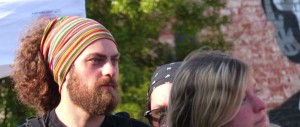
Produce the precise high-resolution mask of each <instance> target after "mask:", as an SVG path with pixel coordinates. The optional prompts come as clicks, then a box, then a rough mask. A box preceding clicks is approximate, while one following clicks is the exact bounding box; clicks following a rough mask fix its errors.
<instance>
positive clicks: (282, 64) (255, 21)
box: [0, 0, 300, 127]
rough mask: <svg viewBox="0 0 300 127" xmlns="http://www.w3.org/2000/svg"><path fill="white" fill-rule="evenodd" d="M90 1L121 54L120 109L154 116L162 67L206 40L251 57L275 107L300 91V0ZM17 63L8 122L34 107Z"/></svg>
mask: <svg viewBox="0 0 300 127" xmlns="http://www.w3.org/2000/svg"><path fill="white" fill-rule="evenodd" d="M84 6H85V11H86V17H88V18H91V19H94V20H97V21H99V22H100V23H102V24H103V25H104V26H106V28H107V29H109V30H110V31H111V33H112V34H113V36H114V37H115V39H116V41H117V43H118V49H119V52H120V53H121V54H122V55H121V60H120V64H119V68H120V76H119V84H120V93H121V94H120V95H121V103H120V105H119V106H118V108H117V110H116V111H115V112H120V111H126V112H129V113H130V114H131V117H133V118H135V119H139V120H142V121H145V122H147V121H146V119H145V118H144V117H143V113H144V112H145V110H146V106H145V105H146V98H147V89H148V86H149V84H150V79H151V75H152V73H153V72H154V70H155V69H156V67H157V66H159V65H162V64H165V63H169V62H175V61H181V60H182V59H183V58H184V57H185V56H186V55H187V54H188V53H190V52H191V51H192V50H195V49H198V48H200V47H203V46H208V47H211V48H212V49H217V50H221V51H225V52H228V53H231V54H233V55H234V56H236V57H238V58H240V59H242V60H244V61H246V62H247V63H248V64H249V65H250V66H251V67H252V68H253V73H254V77H255V79H256V87H257V88H259V89H260V90H261V91H260V92H259V93H258V94H259V96H260V97H261V98H262V99H263V100H264V101H265V102H266V103H267V106H268V109H269V110H271V109H274V108H276V107H278V106H280V105H281V104H282V103H283V102H285V101H286V100H287V99H288V98H289V97H291V96H292V95H293V94H295V93H297V92H298V91H299V88H300V67H299V64H298V63H300V44H299V43H300V36H299V35H300V29H299V25H298V23H299V20H298V15H299V14H298V13H299V12H298V11H299V10H300V3H299V1H297V0H226V1H225V0H85V1H84ZM1 8H5V6H4V4H2V6H1V2H0V10H1ZM0 13H1V12H0ZM299 18H300V17H299ZM1 20H2V19H1V16H0V21H1ZM16 38H19V37H16ZM0 43H1V42H0ZM1 50H2V49H0V51H1ZM15 50H16V49H15ZM13 52H15V51H13ZM2 60H4V59H3V58H0V61H2ZM10 71H11V68H10V67H9V65H6V64H5V65H0V72H1V74H0V76H1V77H0V78H1V79H0V126H1V127H13V126H16V125H19V124H21V123H23V122H25V119H26V118H27V117H29V116H33V115H35V111H34V110H33V109H31V108H29V107H26V106H24V105H22V104H21V103H20V102H19V101H18V100H17V98H16V95H15V91H14V90H13V85H14V84H13V82H12V81H11V79H10V78H9V72H10ZM298 100H299V99H298ZM297 108H298V107H297Z"/></svg>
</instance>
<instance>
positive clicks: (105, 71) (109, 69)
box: [102, 61, 117, 77]
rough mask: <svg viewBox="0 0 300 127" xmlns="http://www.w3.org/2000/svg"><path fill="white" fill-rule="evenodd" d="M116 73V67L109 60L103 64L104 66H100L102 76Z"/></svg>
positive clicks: (111, 75) (112, 75)
mask: <svg viewBox="0 0 300 127" xmlns="http://www.w3.org/2000/svg"><path fill="white" fill-rule="evenodd" d="M116 73H117V68H116V66H114V65H113V64H112V63H111V61H109V62H107V63H106V64H104V66H103V68H102V75H103V76H110V77H114V76H115V75H116Z"/></svg>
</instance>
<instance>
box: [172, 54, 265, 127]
mask: <svg viewBox="0 0 300 127" xmlns="http://www.w3.org/2000/svg"><path fill="white" fill-rule="evenodd" d="M249 72H250V71H249V67H248V65H247V64H245V63H244V62H242V61H240V60H238V59H236V58H233V57H232V56H230V55H226V54H224V53H220V52H216V51H206V52H199V51H195V52H192V53H191V54H189V55H188V56H187V57H186V59H185V60H184V62H183V64H182V66H181V67H180V68H179V70H178V72H177V75H176V76H175V78H174V81H173V84H174V85H173V87H172V88H171V95H170V100H169V101H170V102H169V107H168V116H167V126H169V127H268V126H269V120H268V116H267V113H266V105H265V103H264V102H263V101H262V100H261V99H259V98H258V97H257V96H256V94H255V91H254V88H253V84H254V83H253V81H254V80H253V78H252V77H251V75H250V74H249Z"/></svg>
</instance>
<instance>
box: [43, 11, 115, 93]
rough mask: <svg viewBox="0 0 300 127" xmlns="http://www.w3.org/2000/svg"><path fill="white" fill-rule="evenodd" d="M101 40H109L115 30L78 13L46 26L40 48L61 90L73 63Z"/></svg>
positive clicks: (55, 20)
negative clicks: (85, 50)
mask: <svg viewBox="0 0 300 127" xmlns="http://www.w3.org/2000/svg"><path fill="white" fill-rule="evenodd" d="M99 39H109V40H112V41H113V42H114V43H115V44H116V41H115V40H114V38H113V36H112V35H111V33H110V32H109V31H108V30H107V29H106V28H105V27H104V26H103V25H101V24H100V23H98V22H96V21H94V20H91V19H87V18H81V17H76V16H67V17H60V18H56V19H54V20H52V21H51V22H50V23H49V24H48V25H47V27H46V28H45V31H44V34H43V38H42V41H41V47H40V51H41V53H43V56H44V59H45V60H47V62H48V64H49V69H50V70H51V72H52V74H53V77H54V80H55V81H56V82H57V83H58V85H59V87H60V90H59V91H61V87H62V84H63V82H64V80H65V77H66V74H67V73H68V71H69V69H70V67H71V65H72V64H73V62H74V61H75V59H76V58H77V57H78V56H79V55H80V54H81V52H82V51H83V50H84V49H85V48H86V47H87V46H89V45H90V44H91V43H93V42H94V41H96V40H99Z"/></svg>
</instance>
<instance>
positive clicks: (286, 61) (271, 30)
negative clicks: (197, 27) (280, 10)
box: [222, 0, 300, 108]
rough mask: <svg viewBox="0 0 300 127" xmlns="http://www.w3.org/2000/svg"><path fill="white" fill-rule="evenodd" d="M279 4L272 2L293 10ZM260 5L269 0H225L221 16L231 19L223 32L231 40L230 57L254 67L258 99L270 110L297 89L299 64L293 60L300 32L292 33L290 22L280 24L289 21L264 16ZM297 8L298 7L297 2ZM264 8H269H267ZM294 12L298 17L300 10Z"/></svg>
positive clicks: (298, 3) (299, 85)
mask: <svg viewBox="0 0 300 127" xmlns="http://www.w3.org/2000/svg"><path fill="white" fill-rule="evenodd" d="M278 1H279V2H278ZM280 1H281V0H275V4H279V5H280V4H281V5H282V6H284V7H285V8H289V7H290V8H293V7H294V6H295V3H293V4H294V5H293V6H286V4H287V3H284V2H283V3H280ZM282 1H283V0H282ZM284 1H289V0H284ZM262 2H269V3H270V0H227V9H225V10H224V11H222V13H224V14H226V15H230V16H232V23H231V24H230V25H229V27H227V28H224V30H225V31H227V35H228V36H229V38H231V39H232V38H233V43H234V51H233V54H234V55H235V56H237V57H238V58H240V59H242V60H244V61H246V62H248V63H249V64H250V65H251V66H252V67H253V70H254V77H255V79H256V82H257V87H258V88H261V89H262V90H261V92H260V93H259V96H261V97H262V99H263V100H265V101H266V103H267V104H268V107H269V108H274V107H276V106H278V105H279V104H281V103H282V102H283V101H285V100H286V99H287V98H288V97H290V96H291V95H292V94H294V93H295V92H296V91H298V90H299V89H300V64H299V61H298V64H296V62H297V60H300V57H298V56H296V55H299V53H300V52H299V50H300V48H299V49H298V47H297V44H299V43H300V39H299V41H297V39H295V38H297V37H298V36H296V35H297V34H299V35H300V32H298V33H297V30H295V29H298V31H299V27H298V28H297V27H295V26H293V25H289V26H288V25H286V24H291V23H290V22H285V23H286V24H285V25H282V23H281V24H280V21H281V20H282V22H284V21H290V20H292V19H288V20H286V19H284V18H283V16H276V15H275V13H274V11H273V12H271V11H266V12H267V14H268V16H266V13H265V12H264V9H263V4H262ZM296 4H297V5H300V1H299V2H297V3H296ZM264 6H269V7H270V5H268V4H264ZM294 8H295V7H294ZM269 10H270V8H269ZM290 10H292V9H290ZM294 10H295V11H296V12H294V13H297V11H299V14H300V9H294ZM272 15H275V16H273V17H272ZM267 17H268V18H267ZM294 19H295V18H294ZM293 22H294V21H293ZM296 22H298V21H296ZM274 23H275V25H274ZM289 29H291V30H289ZM290 32H294V33H293V34H291V33H290ZM276 37H277V38H276ZM293 38H294V40H293ZM298 38H300V36H299V37H298ZM278 43H280V44H281V48H280V46H279V45H278ZM291 43H294V45H291ZM285 44H289V45H285ZM295 44H296V45H295ZM293 46H296V47H293ZM284 48H285V49H284ZM293 56H294V57H293ZM295 56H296V57H295ZM292 61H294V62H292Z"/></svg>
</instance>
